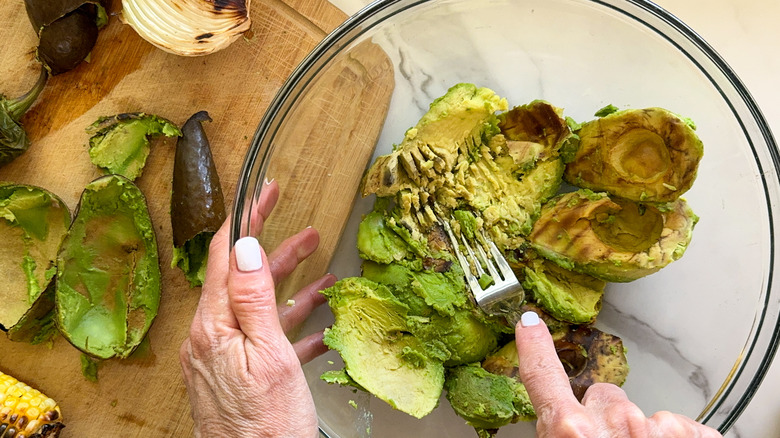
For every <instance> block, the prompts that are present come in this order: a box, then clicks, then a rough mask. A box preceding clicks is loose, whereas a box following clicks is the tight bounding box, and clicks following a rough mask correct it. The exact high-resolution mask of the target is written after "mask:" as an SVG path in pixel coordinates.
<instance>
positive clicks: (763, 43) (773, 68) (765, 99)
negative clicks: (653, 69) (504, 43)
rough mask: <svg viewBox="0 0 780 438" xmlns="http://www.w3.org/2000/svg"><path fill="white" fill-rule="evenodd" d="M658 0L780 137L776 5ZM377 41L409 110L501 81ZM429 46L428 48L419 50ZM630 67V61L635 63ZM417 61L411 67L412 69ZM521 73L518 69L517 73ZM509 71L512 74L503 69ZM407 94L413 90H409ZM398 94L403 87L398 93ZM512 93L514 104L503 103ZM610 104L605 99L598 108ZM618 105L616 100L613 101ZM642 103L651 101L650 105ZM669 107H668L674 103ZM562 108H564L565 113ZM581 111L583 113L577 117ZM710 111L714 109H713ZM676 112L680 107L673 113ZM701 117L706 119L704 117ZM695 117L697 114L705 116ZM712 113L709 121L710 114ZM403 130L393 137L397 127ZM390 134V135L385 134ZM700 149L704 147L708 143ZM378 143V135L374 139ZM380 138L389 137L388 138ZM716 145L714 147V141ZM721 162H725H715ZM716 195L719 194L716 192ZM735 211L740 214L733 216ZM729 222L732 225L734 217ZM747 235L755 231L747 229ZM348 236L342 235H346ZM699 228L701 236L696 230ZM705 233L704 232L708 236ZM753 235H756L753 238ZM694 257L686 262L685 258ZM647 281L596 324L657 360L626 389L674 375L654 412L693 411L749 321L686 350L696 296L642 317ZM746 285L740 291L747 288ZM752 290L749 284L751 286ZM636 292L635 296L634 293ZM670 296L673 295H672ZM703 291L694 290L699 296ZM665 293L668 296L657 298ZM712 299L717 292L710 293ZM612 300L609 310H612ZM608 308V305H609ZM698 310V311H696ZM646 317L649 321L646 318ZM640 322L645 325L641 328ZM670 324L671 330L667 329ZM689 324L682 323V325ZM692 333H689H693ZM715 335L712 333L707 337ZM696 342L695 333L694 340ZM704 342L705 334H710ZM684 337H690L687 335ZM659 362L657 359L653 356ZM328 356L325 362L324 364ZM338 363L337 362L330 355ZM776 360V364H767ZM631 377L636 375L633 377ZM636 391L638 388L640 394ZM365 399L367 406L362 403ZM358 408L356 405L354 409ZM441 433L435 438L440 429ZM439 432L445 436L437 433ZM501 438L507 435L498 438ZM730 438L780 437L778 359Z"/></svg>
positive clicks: (410, 45)
mask: <svg viewBox="0 0 780 438" xmlns="http://www.w3.org/2000/svg"><path fill="white" fill-rule="evenodd" d="M331 2H332V3H333V4H335V5H336V6H337V7H339V8H341V9H342V10H343V11H345V12H346V13H347V14H353V13H355V12H357V11H358V10H359V9H360V8H362V7H364V6H365V5H367V4H368V3H369V2H368V1H366V0H331ZM657 3H658V4H659V5H660V6H661V7H664V8H665V9H667V10H668V11H670V12H672V13H673V14H675V15H676V16H677V17H679V18H680V19H681V20H682V21H683V22H685V23H686V24H688V26H690V27H691V28H692V29H694V30H695V31H696V32H697V33H699V34H700V35H701V36H702V37H703V38H704V39H705V40H706V41H708V42H709V44H710V45H711V46H712V47H713V48H714V49H715V50H716V51H717V52H718V53H719V54H720V55H721V56H722V57H723V58H724V59H725V60H726V61H727V62H728V63H729V64H730V65H731V67H732V68H733V69H734V70H735V71H736V73H737V74H738V75H739V77H740V78H741V79H742V81H743V82H744V83H745V84H746V86H747V88H748V90H749V91H750V92H751V94H752V95H753V97H754V98H755V100H756V101H757V103H758V105H759V107H760V108H761V110H762V112H763V113H764V115H765V117H766V118H767V119H768V120H769V123H770V125H771V127H772V129H773V132H774V133H775V136H776V137H777V136H778V135H780V91H778V88H777V85H776V82H777V79H778V78H780V50H778V46H780V26H778V25H777V19H778V18H780V2H777V1H770V0H739V1H737V0H658V1H657ZM449 25H450V26H453V27H457V26H458V23H457V22H453V23H450V24H449ZM383 38H384V40H383V44H382V45H383V47H393V48H394V49H395V51H391V52H390V53H389V56H390V57H391V58H394V59H395V60H396V61H397V62H396V65H398V66H399V67H398V72H399V73H400V76H401V77H402V78H403V80H399V81H397V82H398V85H397V86H398V87H406V88H407V89H408V90H407V91H406V92H408V93H409V94H414V95H415V96H418V100H416V101H414V104H415V105H416V106H417V107H418V109H419V111H420V112H422V111H424V110H425V108H427V106H428V104H429V103H430V101H431V100H432V99H433V98H435V97H437V96H438V95H440V94H442V92H443V91H444V90H446V87H448V86H449V85H451V84H452V83H454V82H455V80H465V81H468V82H475V83H479V81H480V80H485V81H488V79H491V80H490V82H497V83H502V82H504V81H502V79H505V78H491V77H489V76H490V75H491V74H495V73H492V72H490V71H488V70H480V69H479V68H475V67H473V66H474V65H475V64H476V65H478V64H479V63H475V62H474V60H473V59H472V60H470V61H471V62H464V63H463V65H464V67H463V70H462V71H460V72H457V73H454V74H453V75H451V76H450V77H447V78H446V79H444V80H445V81H446V82H441V83H438V82H435V81H434V79H433V78H431V77H430V76H428V75H426V74H425V72H426V71H432V70H434V71H435V69H436V68H437V66H436V65H420V63H424V62H425V60H426V58H425V56H415V55H424V54H422V53H415V50H417V49H416V48H415V45H414V42H413V41H393V40H392V39H393V37H392V36H387V35H377V36H376V37H375V40H382V39H383ZM469 43H470V42H469V40H468V38H463V39H455V40H451V41H446V42H442V47H441V49H442V50H446V44H469ZM426 47H427V48H428V49H427V50H430V47H431V46H430V45H427V46H426ZM530 61H532V62H528V63H525V64H523V63H521V64H523V65H529V66H531V67H529V68H531V69H532V67H533V65H535V63H539V62H555V60H543V59H542V60H540V59H534V60H530ZM638 62H639V61H638ZM415 63H416V64H415ZM522 68H523V67H518V69H522ZM510 70H511V69H510ZM522 74H523V75H524V77H534V75H533V71H527V70H522ZM581 88H582V87H575V86H572V89H570V90H547V89H544V88H543V87H540V88H539V89H541V90H543V92H544V94H545V95H544V96H530V97H531V98H534V97H543V98H545V99H547V100H549V101H551V102H553V103H558V102H565V101H566V99H565V97H566V96H568V95H571V94H572V93H581V94H585V93H591V94H592V95H596V96H597V95H598V93H599V92H600V90H585V91H582V89H581ZM413 90H414V93H412V91H413ZM497 91H499V93H500V94H502V95H508V96H507V97H509V98H510V103H519V102H522V99H527V98H528V97H529V96H523V95H522V93H520V94H519V95H514V96H513V95H512V92H511V91H508V90H497ZM402 92H403V91H402ZM512 97H515V99H512ZM672 98H673V96H669V97H668V99H666V100H665V101H669V100H670V99H672ZM606 103H612V102H606ZM614 103H615V104H618V105H619V104H620V102H614ZM634 104H635V105H636V103H634ZM649 104H651V103H649ZM686 104H687V103H686V102H685V101H684V96H683V97H682V98H680V100H679V105H680V106H684V105H686ZM676 108H677V107H676ZM567 110H569V108H567ZM578 110H579V109H578V108H574V109H573V111H574V112H575V113H574V114H571V115H573V116H575V118H578V117H577V116H578V114H577V113H576V112H577V111H578ZM586 110H590V108H588V109H584V108H583V109H582V110H581V111H586ZM702 111H703V110H702V109H698V108H697V109H696V110H695V111H693V110H692V111H691V112H687V113H686V114H697V115H701V114H702ZM712 111H713V112H714V113H717V111H718V110H717V109H713V110H712ZM681 112H682V111H681ZM579 115H580V118H584V117H586V116H589V115H590V114H585V113H584V112H583V113H582V114H579ZM704 116H706V115H704ZM704 116H703V117H704ZM418 117H419V113H418V112H415V111H406V112H404V111H397V112H396V113H393V108H391V118H392V119H394V121H395V124H397V125H398V126H399V127H408V126H412V125H413V124H414V122H415V121H416V119H417V118H418ZM713 117H715V116H713ZM401 132H402V131H401ZM388 135H394V134H388ZM704 140H705V144H706V143H707V139H704ZM380 141H381V139H380ZM388 141H392V140H391V139H388ZM713 143H715V142H713ZM725 164H728V163H724V165H725ZM708 171H711V172H713V173H714V172H718V171H720V169H718V166H717V165H716V166H714V167H712V168H711V169H709V170H708V168H705V169H703V170H702V173H703V174H704V175H702V176H700V178H704V179H705V180H707V181H710V180H711V181H713V182H715V181H717V179H716V178H714V177H712V178H710V179H707V178H708V175H707V172H708ZM745 172H746V173H749V172H751V171H750V170H749V169H746V170H745ZM724 190H725V188H724ZM695 198H696V196H695V193H694V194H692V195H691V199H695ZM743 201H744V202H745V203H746V206H734V205H730V206H728V208H726V207H725V206H724V207H723V208H722V211H721V212H720V213H719V212H718V211H713V212H712V213H711V214H710V212H705V213H706V214H702V212H700V211H697V213H699V214H700V215H702V216H703V217H708V218H712V217H716V216H724V215H726V213H725V212H726V211H728V212H740V211H746V210H743V209H745V208H748V207H747V204H750V203H751V200H750V199H745V200H743ZM735 214H739V213H735ZM721 220H723V221H724V222H723V223H720V224H718V223H714V222H712V221H711V222H710V224H709V225H707V223H706V222H703V223H702V224H701V225H700V226H701V227H707V226H713V227H715V226H726V225H728V220H729V219H728V218H726V219H722V218H721ZM731 220H735V221H736V220H739V218H738V217H735V218H732V219H731ZM760 228H761V225H760V224H757V230H744V235H741V236H740V239H751V238H755V239H757V240H759V238H760V236H761V235H762V234H761V232H760V231H761V230H760ZM753 231H755V233H753ZM347 232H349V230H348V231H347ZM702 232H703V231H702ZM708 235H709V233H708ZM756 236H759V237H756ZM756 245H757V246H761V245H766V242H760V241H757V242H756ZM696 250H698V251H701V252H702V253H706V252H707V251H711V250H712V249H711V248H709V247H708V246H707V245H706V244H701V245H699V246H698V249H696V248H692V250H691V251H696ZM688 257H690V258H692V259H693V258H695V256H690V255H689V256H688ZM686 261H687V259H686V258H683V260H681V261H680V262H678V263H679V266H677V265H672V266H670V267H669V268H667V269H668V271H666V270H665V271H662V272H661V273H659V274H658V275H659V276H660V275H662V274H668V275H674V274H675V271H674V270H675V269H679V270H684V269H685V265H684V263H686ZM734 264H735V266H737V267H738V269H737V270H739V271H740V272H741V275H742V276H741V277H739V278H738V279H735V280H734V282H735V284H728V285H723V286H722V287H724V288H735V289H737V288H739V286H740V284H742V285H743V286H744V284H743V283H744V282H747V281H750V279H751V278H752V280H753V281H757V282H760V281H761V278H760V277H761V276H760V275H752V272H751V271H750V269H752V268H753V267H751V266H748V265H745V266H740V260H738V257H735V260H734ZM656 281H658V284H662V282H663V278H660V277H659V278H658V279H657V280H656ZM654 284H655V283H654V282H653V281H648V282H645V283H640V284H639V285H638V286H636V285H635V286H633V287H634V288H647V289H648V291H645V293H636V294H634V295H633V296H632V298H631V299H630V300H629V299H626V300H620V299H619V298H618V299H616V300H615V301H610V302H608V303H607V305H606V307H605V310H607V311H606V312H604V313H603V315H608V316H607V317H605V318H603V319H602V320H601V321H600V323H601V324H602V325H603V326H604V327H606V328H608V329H610V330H612V331H614V332H618V333H619V332H621V331H630V332H631V333H632V335H633V336H634V339H633V340H632V342H634V343H641V344H642V348H641V349H640V348H634V347H636V345H631V344H629V345H628V347H629V352H630V353H631V352H634V353H635V354H636V355H647V357H641V356H640V357H637V356H634V357H630V360H631V359H632V358H634V360H636V361H637V362H639V363H645V362H647V363H649V364H658V363H663V364H664V366H651V367H648V368H647V369H636V368H632V380H630V381H629V382H628V383H627V391H628V392H629V393H631V392H632V386H641V391H652V386H653V385H652V382H653V379H656V378H663V379H667V380H668V379H679V386H680V388H684V389H681V390H680V391H681V392H677V393H675V394H671V395H669V396H668V397H667V398H666V399H664V397H663V394H653V397H651V398H654V399H655V400H664V403H663V406H659V407H658V408H659V409H661V408H663V409H670V410H674V411H677V412H682V413H685V414H688V415H696V413H697V409H700V408H701V406H702V405H703V404H704V403H705V402H706V400H709V399H710V397H711V396H712V395H713V394H714V392H715V391H717V389H718V387H719V386H720V382H719V381H716V380H717V379H712V378H710V377H707V376H720V375H725V374H726V373H727V372H728V370H729V369H730V367H731V366H732V364H729V363H726V364H723V363H715V362H714V361H712V360H710V359H711V357H710V356H709V354H712V357H719V356H718V354H717V353H718V349H729V348H730V349H737V350H736V351H738V348H740V347H741V345H738V342H739V339H745V336H746V334H742V333H736V336H734V332H735V331H737V332H738V331H740V330H747V326H748V324H747V323H746V322H744V321H745V320H747V319H749V318H751V317H752V315H751V314H750V313H749V312H747V313H744V314H743V313H740V311H739V310H735V311H734V315H733V317H734V318H735V319H734V321H733V324H731V325H729V323H728V322H723V323H721V324H717V321H715V322H713V323H711V324H708V325H707V327H714V326H720V328H721V329H722V330H723V334H722V335H723V336H722V339H724V340H725V339H729V338H733V339H735V340H736V341H735V342H737V344H735V345H727V344H728V341H724V342H723V344H721V345H713V346H712V349H711V351H708V350H707V349H702V348H687V346H686V345H685V341H684V340H681V339H678V338H677V337H675V335H674V334H675V333H680V332H681V330H683V329H684V327H686V324H687V322H686V321H685V318H690V317H691V316H690V313H689V312H690V308H696V303H697V300H698V301H699V302H700V301H701V300H702V299H704V298H703V297H697V296H695V295H692V296H691V302H690V306H692V307H690V306H688V307H687V308H683V309H677V311H675V310H672V311H669V310H668V309H665V310H664V311H663V312H661V311H660V310H659V312H658V313H657V314H656V313H652V312H650V313H648V311H647V309H648V307H651V306H652V305H653V303H652V301H653V300H663V298H664V295H663V294H664V292H658V293H655V294H653V293H654V292H653V286H654ZM749 286H750V285H748V286H747V288H748V289H750V287H749ZM756 288H758V287H756ZM635 292H636V291H635ZM672 292H673V291H672ZM706 292H707V291H702V293H703V294H704V293H706ZM666 293H671V292H666ZM637 296H641V297H644V298H642V299H636V297H637ZM718 296H720V295H718ZM733 299H734V300H739V299H740V298H739V297H736V296H735V297H734V298H733ZM615 302H617V305H616V304H615ZM720 305H723V306H732V307H733V308H734V309H740V308H744V309H747V308H748V307H740V306H739V303H737V302H733V303H729V302H724V303H720ZM610 306H611V307H610ZM634 312H636V313H642V314H643V316H644V317H643V319H642V320H641V321H640V320H639V319H637V318H636V317H635V315H634ZM705 313H706V312H705ZM648 315H649V318H648ZM696 317H697V318H702V319H706V318H707V315H705V314H700V315H696ZM647 321H653V323H652V324H651V323H648V322H647ZM675 324H677V325H675ZM688 326H690V324H688ZM695 329H696V328H695V327H694V328H691V330H695ZM715 335H717V334H715ZM701 336H704V334H702V335H701ZM710 336H713V335H712V334H710ZM692 338H697V339H698V338H699V337H696V336H692ZM713 339H718V337H717V336H713ZM659 358H660V361H659V360H658V359H659ZM331 359H332V358H331ZM335 360H337V359H335ZM776 362H778V361H776ZM634 376H642V377H638V378H635V377H634ZM641 391H640V390H637V392H641ZM369 402H370V401H369V400H366V403H369ZM362 405H363V404H361V406H362ZM373 408H374V409H379V410H380V412H382V415H384V414H385V413H386V412H385V411H387V409H384V408H383V407H381V406H380V407H377V406H376V404H374V405H373ZM643 408H644V409H646V410H654V406H652V405H648V406H644V407H643ZM386 414H387V415H393V413H392V412H387V413H386ZM438 432H440V433H439V434H437V435H436V436H439V435H441V433H444V432H443V431H438ZM441 436H446V435H441ZM500 436H511V434H510V435H506V434H501V435H500ZM727 437H730V438H778V437H780V363H776V364H775V365H774V367H773V368H772V369H771V370H770V372H769V374H768V375H767V377H766V378H765V381H764V383H763V385H762V386H761V388H759V390H758V392H757V393H756V395H755V397H754V399H753V401H752V402H751V404H750V405H749V406H748V407H747V409H746V410H745V412H744V413H743V414H742V416H741V417H740V418H739V419H738V421H737V422H736V424H735V426H734V427H733V428H732V429H731V431H730V432H729V433H728V434H727Z"/></svg>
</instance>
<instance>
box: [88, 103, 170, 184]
mask: <svg viewBox="0 0 780 438" xmlns="http://www.w3.org/2000/svg"><path fill="white" fill-rule="evenodd" d="M87 132H88V133H91V134H92V137H91V138H90V139H89V157H90V159H91V160H92V163H93V164H94V165H96V166H97V167H99V168H100V169H102V170H103V171H104V172H105V173H107V174H117V175H122V176H124V177H126V178H128V179H129V180H131V181H133V180H135V179H136V178H138V177H139V176H141V173H142V172H143V168H144V165H145V164H146V159H147V157H148V156H149V152H150V150H151V146H150V142H149V138H150V137H154V136H159V135H165V136H167V137H177V136H179V135H181V131H180V130H179V128H178V127H177V126H176V125H174V124H173V123H172V122H170V121H168V120H166V119H163V118H162V117H158V116H155V115H151V114H143V113H134V114H119V115H116V116H113V117H101V118H100V119H98V120H97V121H96V122H95V123H93V124H92V125H91V126H90V127H89V128H87Z"/></svg>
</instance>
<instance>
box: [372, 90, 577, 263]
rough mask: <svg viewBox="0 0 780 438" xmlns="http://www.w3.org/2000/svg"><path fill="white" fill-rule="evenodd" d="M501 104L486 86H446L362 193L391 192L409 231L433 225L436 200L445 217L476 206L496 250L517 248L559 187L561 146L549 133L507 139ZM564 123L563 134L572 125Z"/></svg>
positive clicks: (378, 162)
mask: <svg viewBox="0 0 780 438" xmlns="http://www.w3.org/2000/svg"><path fill="white" fill-rule="evenodd" d="M506 109H507V103H506V100H505V99H502V98H499V97H498V96H497V95H496V94H495V93H493V91H491V90H489V89H487V88H477V87H476V86H474V85H472V84H458V85H455V86H454V87H452V88H450V90H449V91H448V92H447V93H446V94H445V95H444V96H442V97H440V98H439V99H437V100H436V101H434V102H433V103H432V104H431V107H430V109H429V111H428V112H427V113H426V114H425V115H424V116H423V117H422V118H421V119H420V121H419V122H418V123H417V125H416V126H415V127H414V128H411V129H409V130H408V131H407V132H406V135H405V136H404V139H403V141H402V142H401V143H400V144H399V145H397V146H396V147H395V150H394V151H393V152H392V153H391V154H389V155H385V156H381V157H379V158H378V159H377V160H376V161H375V162H374V164H373V165H372V166H371V167H370V168H369V170H368V171H367V173H366V175H365V177H364V179H363V184H362V194H363V196H367V195H369V194H372V193H374V194H376V195H377V196H380V197H393V198H394V200H395V202H396V204H397V205H398V206H399V211H398V213H397V219H396V220H397V222H399V224H401V225H403V226H405V227H407V228H408V229H410V230H411V233H412V236H413V237H420V236H423V235H425V233H426V231H427V230H428V228H430V227H431V226H432V225H433V224H435V223H436V216H435V214H434V211H433V209H432V207H431V205H432V204H434V203H435V204H436V206H437V207H436V208H438V209H440V210H441V211H440V212H439V216H444V217H445V218H446V217H447V216H448V214H449V212H450V211H451V210H457V209H463V208H464V207H465V208H467V209H469V210H472V211H474V212H477V213H478V215H479V228H482V229H485V230H486V231H487V232H488V234H489V235H490V237H491V238H492V239H493V240H494V241H495V243H496V245H498V247H499V248H502V249H506V248H517V247H519V246H520V245H522V243H523V242H524V239H523V236H524V235H527V234H528V232H530V230H531V227H532V224H533V221H534V219H535V218H536V216H537V215H538V213H539V211H540V208H541V203H542V202H543V201H544V200H546V198H548V197H549V196H552V195H553V194H554V193H555V192H556V191H557V190H558V187H559V185H560V182H561V176H562V174H563V169H564V165H563V162H562V160H561V159H560V158H559V157H558V156H557V148H558V147H560V144H558V143H555V144H551V145H548V144H546V143H547V142H548V141H549V139H547V138H544V137H538V138H537V137H535V136H526V137H521V136H519V134H517V132H516V131H517V129H516V130H515V134H514V135H516V136H517V137H516V138H523V139H524V140H522V141H521V140H516V141H515V140H508V139H507V137H506V136H505V135H504V134H502V133H501V129H500V127H499V126H500V122H499V118H498V117H496V115H495V112H496V111H503V110H506ZM528 111H533V109H529V110H528ZM553 112H554V111H553ZM561 120H562V119H561ZM563 125H564V129H565V135H564V134H561V136H562V137H566V136H568V135H570V131H569V130H568V127H566V126H565V123H564V124H563ZM508 126H513V127H514V125H511V124H509V125H508ZM531 140H538V141H543V142H545V144H542V143H534V142H533V141H531Z"/></svg>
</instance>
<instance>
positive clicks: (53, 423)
mask: <svg viewBox="0 0 780 438" xmlns="http://www.w3.org/2000/svg"><path fill="white" fill-rule="evenodd" d="M61 419H62V412H60V407H59V406H58V405H57V402H55V401H54V400H53V399H51V398H49V397H47V396H45V395H44V394H41V392H40V391H38V390H37V389H33V388H31V387H30V386H28V385H25V384H24V383H22V382H20V381H18V380H16V379H14V378H13V377H11V376H9V375H7V374H3V373H2V372H0V438H55V437H57V436H59V434H60V430H61V429H62V428H63V427H65V425H64V424H63V423H62V422H61V421H60V420H61Z"/></svg>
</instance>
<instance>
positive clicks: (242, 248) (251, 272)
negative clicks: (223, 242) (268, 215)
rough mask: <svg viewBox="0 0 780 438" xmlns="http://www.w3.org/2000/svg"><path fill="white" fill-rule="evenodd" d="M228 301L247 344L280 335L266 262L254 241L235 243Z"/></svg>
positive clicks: (269, 272) (280, 328) (243, 240)
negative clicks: (248, 341)
mask: <svg viewBox="0 0 780 438" xmlns="http://www.w3.org/2000/svg"><path fill="white" fill-rule="evenodd" d="M228 300H229V302H230V303H229V304H230V308H231V310H233V313H234V314H235V316H236V321H237V322H238V327H239V329H240V330H241V331H242V332H243V333H244V334H245V335H246V336H247V338H249V340H250V341H261V340H262V339H266V340H267V339H268V337H269V334H272V335H275V334H281V335H282V336H283V332H282V327H281V324H280V323H279V317H278V315H277V307H276V295H275V293H274V280H273V277H272V276H271V271H270V269H269V263H268V258H267V257H266V254H265V251H263V248H261V247H260V243H259V242H258V241H257V239H255V238H254V237H243V238H241V239H239V240H238V241H236V243H235V245H234V246H233V253H232V254H231V257H230V274H229V276H228Z"/></svg>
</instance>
